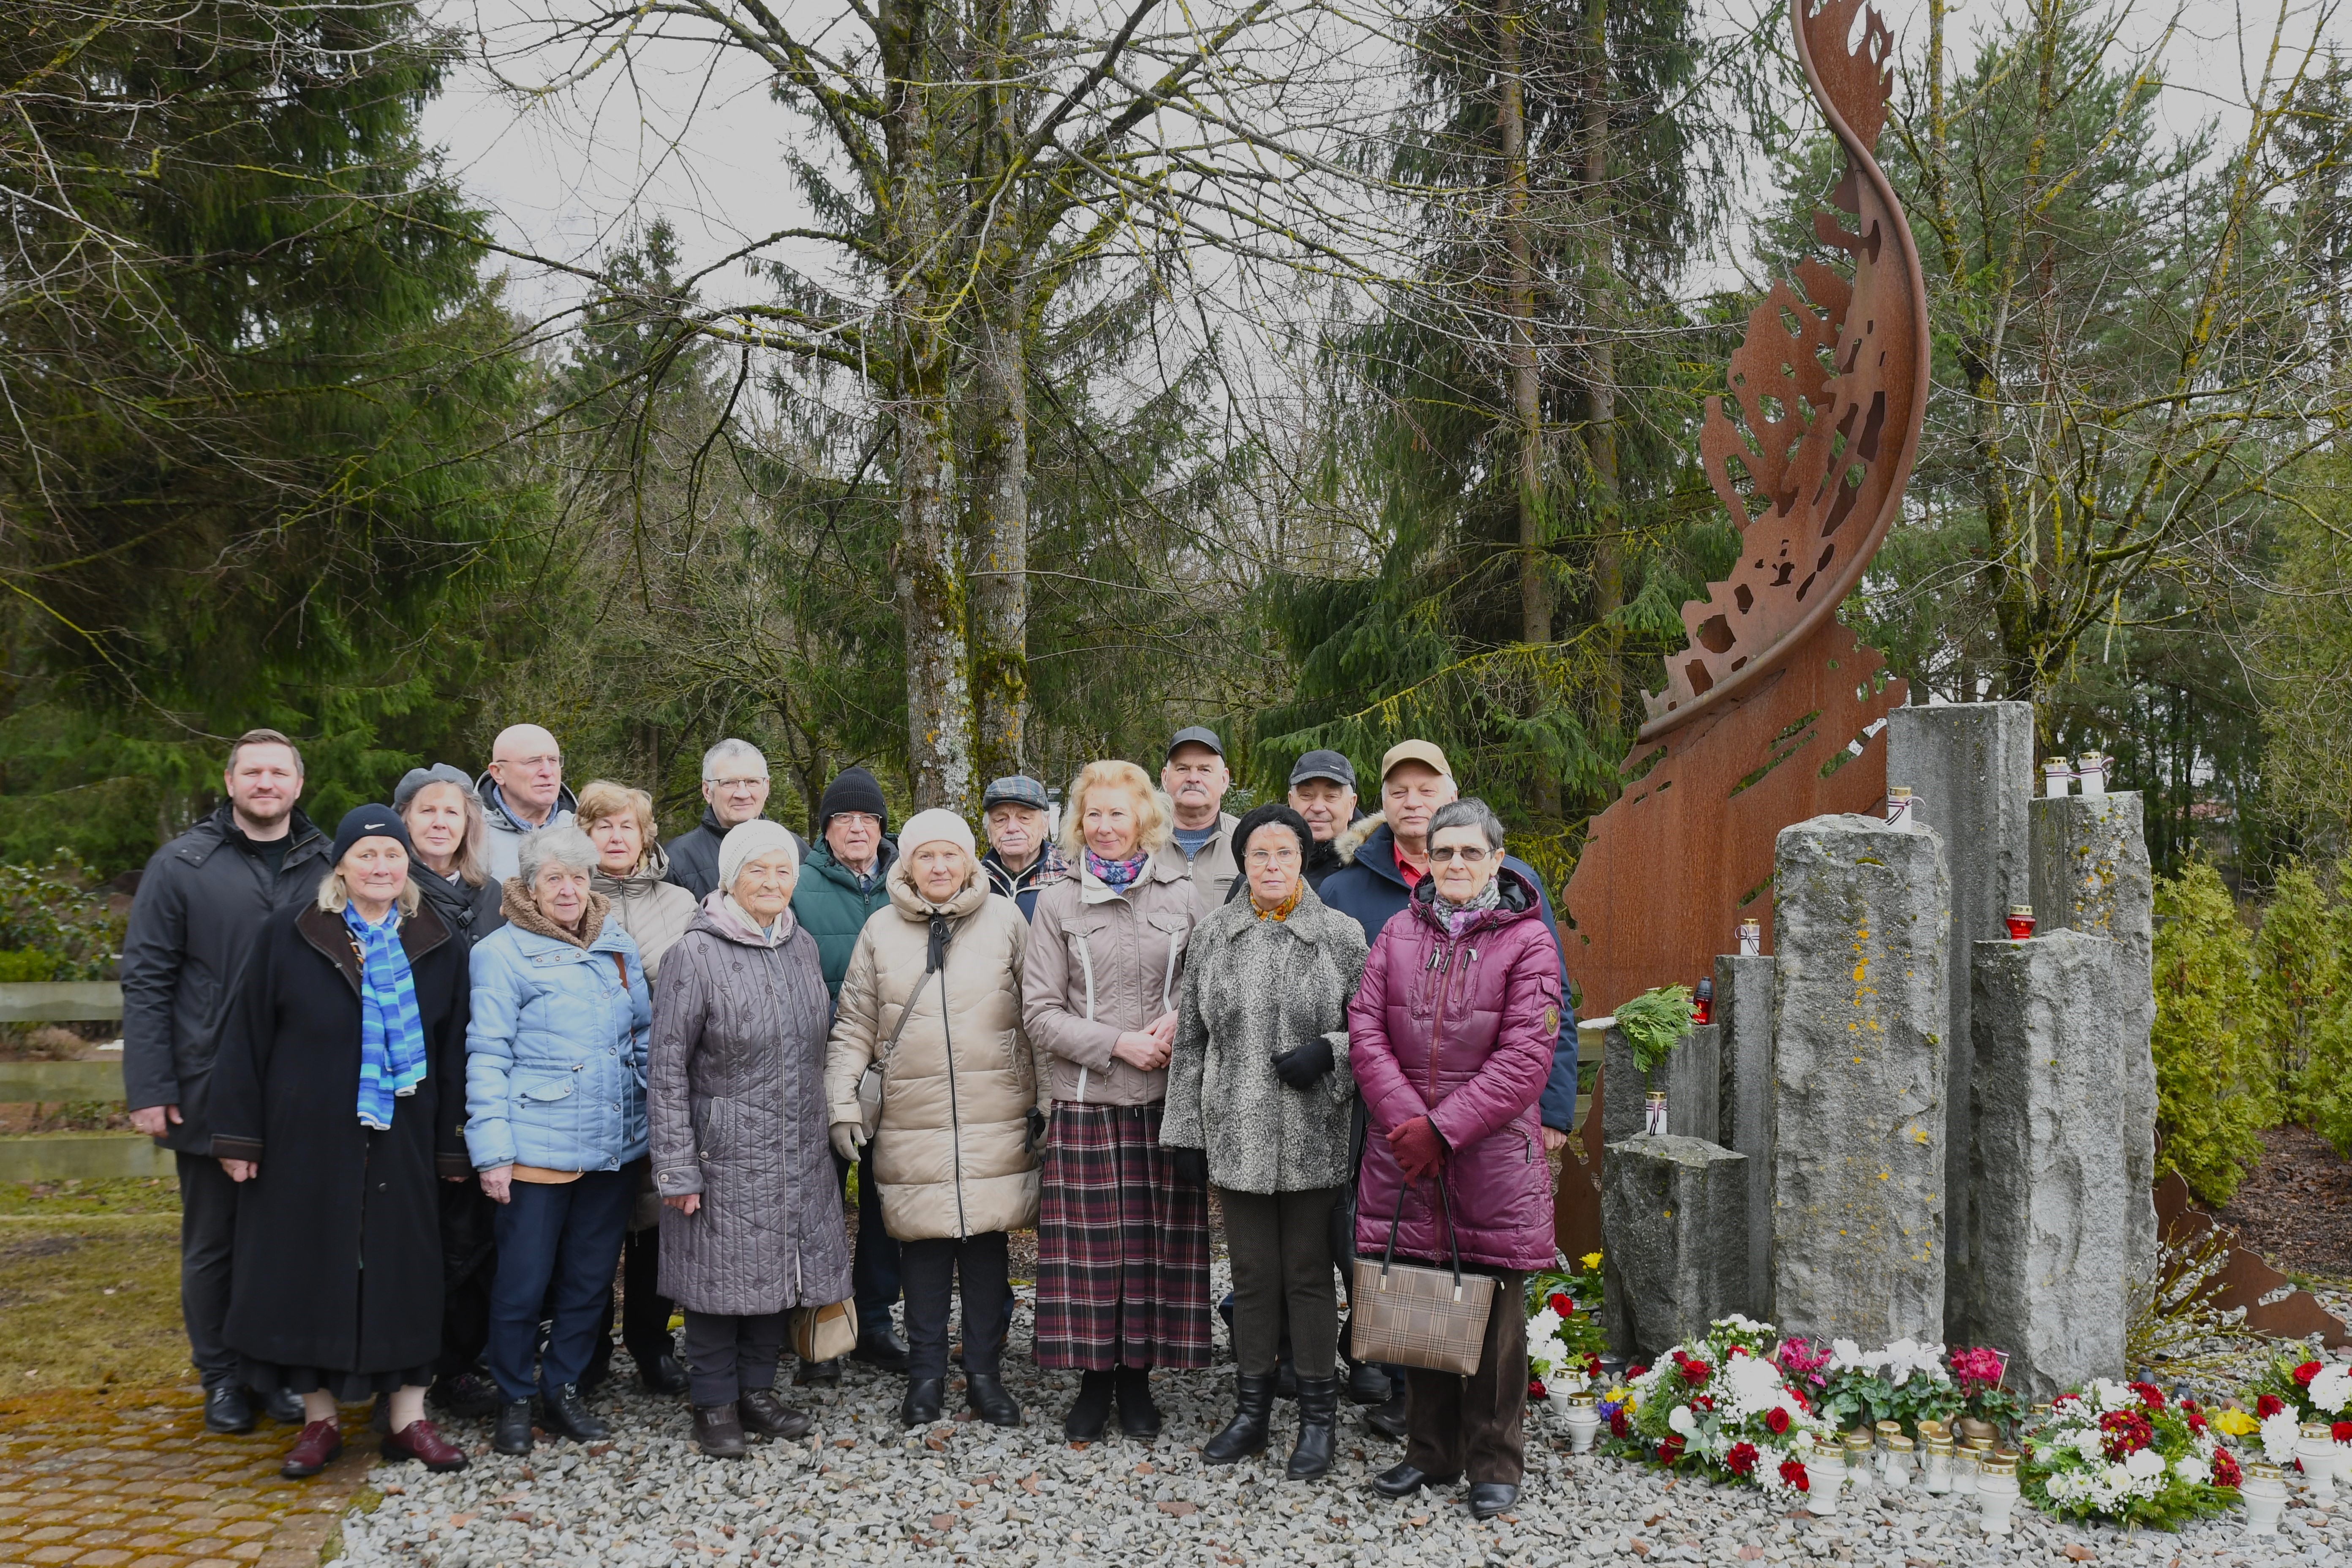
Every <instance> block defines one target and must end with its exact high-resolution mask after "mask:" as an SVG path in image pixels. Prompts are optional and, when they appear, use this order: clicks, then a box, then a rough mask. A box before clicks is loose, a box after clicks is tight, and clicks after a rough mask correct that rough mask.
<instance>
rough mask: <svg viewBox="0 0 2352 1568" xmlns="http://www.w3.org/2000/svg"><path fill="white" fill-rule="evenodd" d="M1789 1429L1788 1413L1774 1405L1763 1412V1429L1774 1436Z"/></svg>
mask: <svg viewBox="0 0 2352 1568" xmlns="http://www.w3.org/2000/svg"><path fill="white" fill-rule="evenodd" d="M1788 1429H1789V1413H1788V1412H1787V1411H1785V1410H1783V1409H1781V1408H1780V1406H1779V1405H1774V1406H1772V1408H1771V1409H1769V1410H1767V1411H1766V1412H1764V1430H1766V1431H1767V1432H1769V1433H1771V1434H1772V1436H1775V1437H1778V1436H1780V1434H1781V1433H1783V1432H1786V1431H1787V1430H1788Z"/></svg>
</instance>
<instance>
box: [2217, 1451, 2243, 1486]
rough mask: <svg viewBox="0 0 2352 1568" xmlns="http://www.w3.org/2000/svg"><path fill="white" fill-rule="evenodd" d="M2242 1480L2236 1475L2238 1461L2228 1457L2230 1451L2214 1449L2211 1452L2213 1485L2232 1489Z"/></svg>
mask: <svg viewBox="0 0 2352 1568" xmlns="http://www.w3.org/2000/svg"><path fill="white" fill-rule="evenodd" d="M2242 1479H2244V1478H2243V1477H2242V1476H2241V1475H2240V1474H2239V1473H2238V1461H2237V1460H2235V1459H2233V1458H2231V1457H2230V1450H2229V1449H2227V1448H2217V1449H2215V1450H2214V1451H2213V1484H2214V1485H2215V1486H2217V1487H2234V1486H2236V1485H2237V1484H2238V1483H2239V1482H2240V1481H2241V1480H2242Z"/></svg>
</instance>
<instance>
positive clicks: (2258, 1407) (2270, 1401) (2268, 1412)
mask: <svg viewBox="0 0 2352 1568" xmlns="http://www.w3.org/2000/svg"><path fill="white" fill-rule="evenodd" d="M2285 1408H2286V1401H2285V1400H2284V1399H2281V1398H2280V1397H2279V1396H2278V1395H2277V1394H2263V1396H2262V1397H2261V1398H2260V1399H2257V1400H2255V1401H2254V1414H2255V1415H2257V1416H2259V1417H2261V1418H2262V1419H2263V1420H2268V1419H2269V1418H2270V1417H2272V1416H2273V1415H2277V1414H2278V1413H2279V1412H2280V1411H2282V1410H2284V1409H2285Z"/></svg>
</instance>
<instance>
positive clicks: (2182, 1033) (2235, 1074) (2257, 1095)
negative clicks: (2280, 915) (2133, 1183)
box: [2151, 861, 2273, 1204]
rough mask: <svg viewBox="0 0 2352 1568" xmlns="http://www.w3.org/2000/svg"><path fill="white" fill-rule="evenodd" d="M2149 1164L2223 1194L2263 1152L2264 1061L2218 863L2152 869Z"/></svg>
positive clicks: (2251, 989) (2269, 1099)
mask: <svg viewBox="0 0 2352 1568" xmlns="http://www.w3.org/2000/svg"><path fill="white" fill-rule="evenodd" d="M2154 956H2155V968H2156V1028H2155V1033H2154V1036H2153V1038H2152V1041H2151V1044H2152V1047H2153V1049H2154V1052H2155V1056H2156V1090H2157V1131H2158V1135H2159V1137H2160V1138H2161V1140H2162V1142H2163V1147H2162V1149H2161V1151H2160V1152H2159V1155H2158V1173H2159V1174H2161V1173H2165V1172H2168V1171H2178V1172H2179V1173H2180V1174H2181V1177H2182V1178H2183V1179H2184V1180H2185V1181H2187V1182H2188V1184H2189V1190H2190V1191H2191V1192H2193V1193H2195V1194H2197V1195H2198V1196H2199V1197H2200V1198H2202V1199H2204V1200H2205V1201H2207V1202H2208V1203H2216V1204H2220V1203H2227V1202H2228V1201H2229V1200H2230V1196H2231V1194H2232V1193H2235V1192H2236V1191H2237V1190H2238V1183H2239V1182H2240V1181H2241V1180H2242V1179H2243V1178H2244V1176H2245V1173H2246V1172H2247V1171H2248V1170H2249V1169H2250V1168H2252V1165H2253V1164H2254V1163H2256V1162H2258V1161H2259V1160H2260V1159H2261V1158H2262V1155H2263V1142H2262V1138H2261V1136H2260V1134H2261V1131H2262V1129H2263V1128H2264V1127H2267V1126H2269V1125H2270V1124H2271V1114H2272V1105H2273V1096H2272V1093H2271V1085H2272V1080H2273V1071H2272V1068H2271V1064H2270V1062H2269V1060H2268V1059H2267V1058H2266V1055H2265V1053H2264V1051H2263V1033H2262V1001H2261V997H2260V995H2259V994H2258V993H2257V991H2256V989H2255V984H2254V953H2253V942H2252V938H2251V937H2250V936H2249V934H2248V933H2247V931H2246V928H2245V926H2244V924H2243V923H2242V921H2240V920H2239V919H2238V910H2237V906H2236V905H2235V904H2234V903H2233V902H2232V901H2231V898H2230V892H2229V889H2227V888H2226V887H2224V886H2223V885H2222V883H2221V875H2220V873H2218V872H2217V871H2215V870H2214V869H2213V868H2212V867H2211V866H2210V864H2208V863H2206V862H2203V861H2195V862H2191V863H2190V864H2189V866H2187V867H2186V868H2183V869H2182V871H2181V873H2180V874H2179V876H2177V877H2158V879H2156V945H2155V955H2154Z"/></svg>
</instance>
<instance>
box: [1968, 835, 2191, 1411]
mask: <svg viewBox="0 0 2352 1568" xmlns="http://www.w3.org/2000/svg"><path fill="white" fill-rule="evenodd" d="M2052 804H2053V805H2055V804H2058V803H2056V802H2053V803H2052ZM1975 960H1976V962H1975V963H1974V965H1973V970H1974V974H1975V983H1976V998H1975V1007H1974V1010H1973V1016H1974V1019H1975V1027H1976V1057H1977V1076H1976V1083H1975V1089H1974V1096H1973V1098H1974V1100H1975V1102H1976V1103H1975V1107H1974V1115H1973V1117H1972V1119H1971V1123H1972V1126H1973V1129H1974V1133H1973V1136H1974V1143H1973V1145H1972V1148H1971V1151H1970V1159H1969V1167H1970V1173H1971V1175H1972V1177H1973V1180H1974V1184H1975V1202H1974V1206H1973V1207H1972V1208H1971V1209H1970V1211H1969V1231H1970V1233H1971V1234H1970V1237H1969V1241H1970V1256H1971V1257H1972V1258H1974V1259H1975V1266H1974V1267H1973V1268H1971V1269H1970V1270H1969V1275H1968V1277H1967V1279H1966V1280H1965V1281H1963V1286H1964V1289H1966V1291H1967V1293H1968V1295H1969V1323H1970V1324H1971V1326H1972V1327H1973V1329H1974V1331H1975V1337H1976V1338H1977V1339H1979V1341H1981V1342H1984V1343H1987V1344H1993V1345H1999V1346H2000V1347H2001V1348H2002V1349H2004V1350H2006V1351H2008V1352H2011V1356H2012V1357H2013V1359H2012V1360H2011V1363H2010V1369H2011V1379H2012V1382H2013V1383H2014V1384H2015V1386H2016V1387H2017V1388H2018V1390H2019V1391H2020V1392H2021V1394H2024V1395H2025V1396H2026V1397H2027V1398H2029V1399H2036V1400H2046V1399H2048V1398H2050V1397H2051V1395H2052V1394H2055V1393H2057V1392H2059V1391H2060V1390H2062V1389H2063V1388H2065V1387H2067V1386H2068V1385H2069V1384H2079V1383H2083V1382H2085V1381H2087V1380H2088V1379H2091V1378H2094V1377H2110V1378H2120V1377H2123V1376H2124V1375H2125V1373H2126V1368H2125V1364H2124V1321H2125V1315H2126V1301H2125V1274H2126V1259H2125V1245H2126V1243H2125V1232H2124V1213H2125V1208H2126V1192H2127V1186H2126V1164H2127V1163H2128V1160H2127V1158H2126V1150H2125V1148H2124V1146H2123V1145H2122V1143H2121V1142H2118V1140H2117V1139H2116V1127H2117V1126H2118V1125H2119V1124H2120V1122H2121V1121H2122V1118H2123V1114H2124V1099H2125V1094H2126V1084H2127V1082H2128V1079H2127V1076H2126V1073H2125V1071H2124V1062H2125V1059H2126V1056H2127V1054H2128V1053H2129V1051H2130V1050H2131V1049H2132V1048H2133V1047H2135V1045H2137V1048H2138V1049H2140V1050H2142V1051H2145V1050H2146V1049H2147V1042H2146V1040H2145V1039H2144V1038H2140V1039H2137V1041H2136V1040H2135V1038H2134V1035H2133V1029H2134V1025H2133V1022H2132V1020H2131V1019H2129V1018H2128V1017H2127V1016H2125V1015H2124V1014H2122V1013H2120V1012H2118V1011H2117V1010H2116V1009H2115V1008H2113V1007H2110V1006H2108V1005H2105V997H2106V996H2107V995H2109V994H2111V992H2112V990H2113V987H2114V986H2115V984H2116V972H2117V970H2118V969H2119V968H2121V967H2123V966H2125V965H2126V964H2128V963H2130V962H2131V961H2130V959H2129V957H2128V954H2127V952H2126V947H2125V944H2123V943H2121V942H2116V941H2114V940H2112V939H2110V938H2107V937H2104V936H2091V935H2088V934H2086V933H2085V932H2083V931H2069V930H2063V929H2062V930H2060V931H2053V932H2052V933H2051V934H2049V935H2047V936H2036V937H2034V938H2033V939H2032V940H2031V941H2028V942H2006V941H2004V942H1979V943H1977V944H1976V952H1975Z"/></svg>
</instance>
